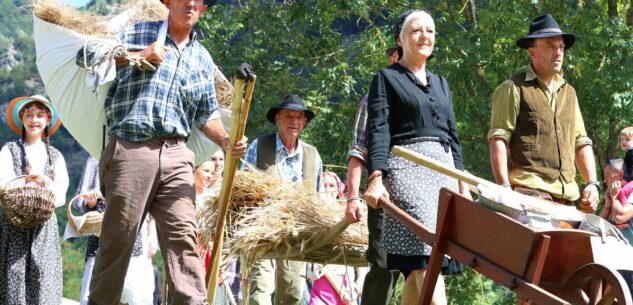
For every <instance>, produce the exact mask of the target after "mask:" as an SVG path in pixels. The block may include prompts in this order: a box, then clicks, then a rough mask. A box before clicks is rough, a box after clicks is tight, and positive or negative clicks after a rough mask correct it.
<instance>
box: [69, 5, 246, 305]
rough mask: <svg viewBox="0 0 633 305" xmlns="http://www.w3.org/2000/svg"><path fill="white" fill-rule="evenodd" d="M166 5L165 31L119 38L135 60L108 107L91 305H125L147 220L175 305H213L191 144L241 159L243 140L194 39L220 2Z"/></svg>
mask: <svg viewBox="0 0 633 305" xmlns="http://www.w3.org/2000/svg"><path fill="white" fill-rule="evenodd" d="M162 2H163V4H164V5H165V6H166V7H167V9H168V11H169V14H168V17H167V21H166V22H163V21H153V22H141V23H137V24H134V25H131V26H129V27H127V28H125V29H124V30H123V31H122V32H121V33H119V35H118V38H119V41H120V44H121V45H122V46H123V47H124V48H125V49H126V50H125V51H126V52H124V53H127V54H128V55H129V56H119V55H118V53H115V54H117V55H116V64H117V68H116V78H115V79H114V81H113V82H112V85H111V87H110V89H109V90H108V93H107V96H106V100H105V105H104V106H105V113H106V121H107V123H108V135H109V136H110V138H109V142H108V145H107V146H106V147H105V149H104V151H103V152H102V155H101V159H100V169H99V171H100V173H101V179H100V180H101V182H102V186H101V189H102V193H103V194H104V195H105V197H106V198H105V199H106V201H107V202H108V209H107V210H106V212H105V215H104V219H103V228H102V231H101V235H100V237H101V240H100V242H101V244H100V250H99V252H98V254H97V257H96V262H95V267H94V270H93V276H92V283H91V287H90V304H119V300H120V299H121V291H122V289H123V282H124V281H123V280H124V278H125V274H126V271H127V268H128V264H129V261H130V256H131V253H132V249H133V246H134V241H135V237H136V233H137V232H138V230H139V227H140V224H141V221H142V219H143V218H144V217H145V216H146V214H147V213H148V212H149V213H151V214H152V216H153V217H154V218H155V220H156V224H157V227H158V239H159V241H160V246H161V250H162V251H161V252H162V253H163V262H164V265H165V269H166V271H167V274H168V275H169V277H168V278H169V282H168V285H169V286H168V287H169V293H170V296H171V300H172V301H173V304H188V305H189V304H194V305H199V304H204V303H206V298H207V292H206V285H205V276H204V274H205V271H204V267H203V265H202V264H201V263H200V257H199V256H198V246H197V239H196V232H195V230H196V227H195V226H196V211H195V204H194V199H195V189H194V178H193V163H194V156H193V153H192V152H191V151H190V150H189V149H188V148H187V146H186V145H185V142H186V140H187V138H188V137H189V136H190V134H191V131H192V129H193V128H199V129H200V130H201V131H202V132H204V134H205V135H206V136H207V137H208V138H209V139H211V140H212V141H214V142H215V143H217V144H218V145H220V147H222V148H223V149H225V150H231V153H232V154H233V156H235V157H237V158H239V157H241V156H242V155H243V153H244V151H245V150H246V139H245V138H243V139H241V140H240V141H239V142H238V143H237V145H235V146H233V147H231V144H230V143H229V137H228V135H227V132H226V131H225V130H224V127H223V125H222V122H221V121H220V119H219V114H218V105H217V100H216V96H215V86H214V82H213V75H214V74H213V71H214V70H213V69H214V64H213V60H212V59H211V56H210V55H209V52H208V51H207V50H206V49H205V48H204V47H203V46H202V44H200V42H199V41H198V34H197V32H196V31H194V26H195V24H196V23H197V21H198V19H199V18H200V16H202V14H204V12H205V11H206V10H207V8H208V6H209V5H211V4H213V2H214V1H209V0H162ZM109 51H112V46H110V45H107V44H105V43H103V42H100V41H92V42H90V43H88V44H87V46H86V48H85V50H84V49H83V48H82V49H81V50H79V52H78V54H77V58H76V59H77V60H76V62H77V64H78V65H80V66H82V67H85V68H88V67H86V66H85V65H86V64H87V65H88V66H92V65H93V64H95V63H98V62H99V61H100V57H103V56H102V54H106V52H109ZM84 54H86V55H87V56H86V58H84ZM128 60H130V61H133V62H140V63H142V64H141V65H137V66H138V67H137V66H135V65H128ZM152 65H153V66H152Z"/></svg>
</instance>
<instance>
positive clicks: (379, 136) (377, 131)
mask: <svg viewBox="0 0 633 305" xmlns="http://www.w3.org/2000/svg"><path fill="white" fill-rule="evenodd" d="M390 139H391V136H390V133H389V103H388V101H387V90H386V84H385V79H384V75H383V74H382V72H378V73H376V75H375V76H374V79H373V81H372V84H371V88H370V89H369V97H368V99H367V150H368V156H369V160H368V162H367V168H368V169H369V172H373V171H375V170H383V171H386V170H387V155H388V153H389V144H390Z"/></svg>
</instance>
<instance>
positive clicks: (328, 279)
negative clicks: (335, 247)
mask: <svg viewBox="0 0 633 305" xmlns="http://www.w3.org/2000/svg"><path fill="white" fill-rule="evenodd" d="M321 194H323V198H324V199H326V200H327V201H328V202H330V203H331V204H339V202H338V201H337V200H339V199H341V198H344V196H345V184H344V183H343V182H342V181H341V179H339V177H338V175H336V173H334V172H330V171H325V172H324V173H323V192H321ZM313 266H314V267H313V270H312V272H314V273H315V276H316V277H317V278H316V279H315V280H314V282H313V284H312V289H311V290H310V300H309V302H308V304H309V305H350V304H356V303H357V301H356V300H357V299H358V297H359V296H360V295H361V293H362V291H361V287H363V280H364V274H362V270H361V268H358V267H357V268H353V267H347V266H344V265H333V264H328V265H325V266H322V265H320V264H313ZM332 281H334V282H335V283H336V284H333V283H332ZM335 285H336V286H335Z"/></svg>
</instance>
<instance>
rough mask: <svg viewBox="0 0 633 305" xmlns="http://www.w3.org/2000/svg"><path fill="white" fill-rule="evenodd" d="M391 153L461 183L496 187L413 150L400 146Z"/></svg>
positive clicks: (395, 147)
mask: <svg viewBox="0 0 633 305" xmlns="http://www.w3.org/2000/svg"><path fill="white" fill-rule="evenodd" d="M391 152H393V154H394V155H396V156H398V157H402V158H405V159H407V160H409V161H412V162H415V163H417V164H420V165H422V166H425V167H428V168H430V169H432V170H434V171H437V172H440V173H442V174H444V175H447V176H450V177H453V178H455V179H457V180H460V181H464V182H466V183H468V184H470V185H474V186H477V185H479V184H486V185H496V184H494V183H492V182H490V181H488V180H486V179H482V178H479V177H477V176H475V175H472V174H470V173H467V172H464V171H460V170H458V169H455V168H454V167H447V166H446V164H443V163H440V162H437V161H435V160H433V159H431V158H428V157H426V156H424V155H422V154H418V153H416V152H414V151H412V150H409V149H406V148H402V147H400V146H394V147H393V148H392V150H391Z"/></svg>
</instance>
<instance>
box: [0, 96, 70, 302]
mask: <svg viewBox="0 0 633 305" xmlns="http://www.w3.org/2000/svg"><path fill="white" fill-rule="evenodd" d="M7 116H8V123H9V126H10V127H11V129H13V131H14V132H16V133H17V134H18V135H20V136H21V137H20V138H19V139H17V140H14V141H11V142H8V143H7V144H5V145H4V146H3V147H2V150H0V185H2V186H3V187H6V186H7V183H9V182H12V181H14V180H15V179H14V178H16V176H22V175H26V177H25V178H24V183H25V184H29V183H33V184H37V185H39V186H42V187H46V188H49V189H51V190H52V191H53V193H54V196H55V207H60V206H62V205H64V203H65V201H66V190H67V189H68V171H67V169H66V162H65V161H64V157H63V156H62V154H61V153H60V152H59V151H58V150H57V149H55V148H54V147H53V146H51V144H50V141H49V137H50V136H51V135H53V134H54V133H55V131H56V130H57V129H58V128H59V126H60V125H61V121H60V120H59V117H58V116H57V112H56V110H55V108H54V107H53V105H52V104H51V102H50V101H48V100H47V99H46V98H45V97H43V96H39V95H34V96H31V97H18V98H15V99H13V100H12V101H11V102H10V103H9V107H8V111H7ZM14 182H15V181H14ZM60 245H61V244H60V242H59V229H58V227H57V217H56V216H55V213H53V214H52V215H51V217H50V218H49V219H48V220H46V221H45V222H44V223H43V224H40V225H38V226H36V227H34V228H19V227H16V226H14V225H13V224H12V223H11V222H10V221H9V219H8V218H7V217H6V215H5V210H4V209H3V208H0V279H2V280H0V304H3V305H13V304H15V305H18V304H29V305H38V304H41V305H48V304H61V303H62V287H63V284H62V283H63V277H62V256H61V246H60Z"/></svg>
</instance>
